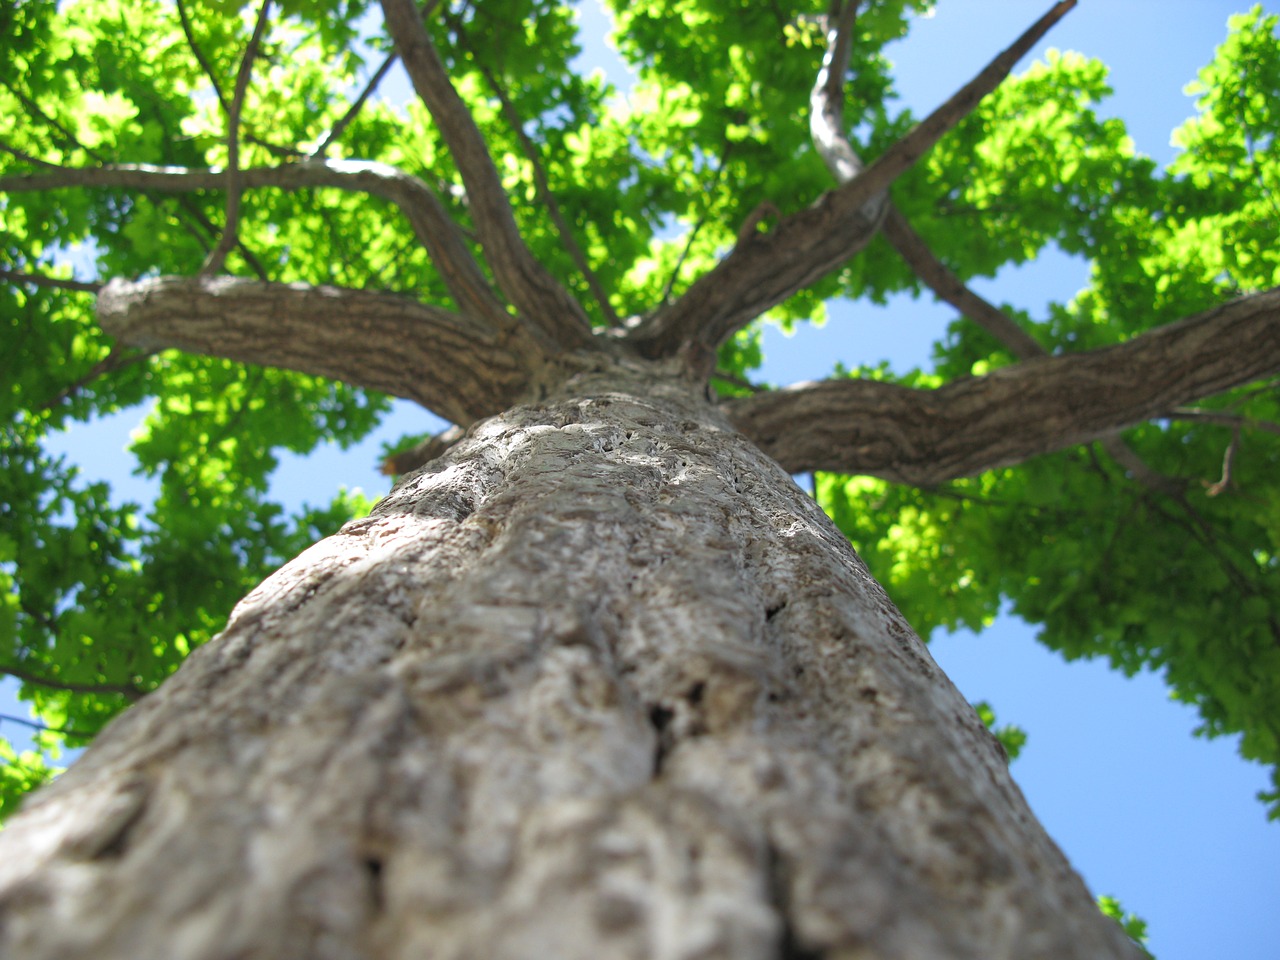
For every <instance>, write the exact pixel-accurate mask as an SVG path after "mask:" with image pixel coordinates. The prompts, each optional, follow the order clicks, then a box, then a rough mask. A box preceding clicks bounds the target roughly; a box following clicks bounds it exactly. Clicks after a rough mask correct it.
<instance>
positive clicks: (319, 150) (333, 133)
mask: <svg viewBox="0 0 1280 960" xmlns="http://www.w3.org/2000/svg"><path fill="white" fill-rule="evenodd" d="M399 59H400V55H399V54H398V53H395V52H394V51H393V52H391V53H389V54H387V58H386V59H385V60H383V61H382V66H380V67H379V68H378V69H377V70H376V71H375V72H374V74H373V76H372V77H370V78H369V82H368V83H367V84H365V87H364V90H362V91H361V92H360V96H358V97H356V99H355V102H354V103H352V104H351V106H350V107H349V108H348V109H347V112H346V113H344V114H343V115H342V119H341V120H339V121H338V122H337V123H335V124H334V125H333V129H332V130H330V131H329V134H328V136H326V137H325V138H324V140H322V141H321V142H320V146H318V147H316V148H315V150H313V151H311V157H312V158H313V159H317V158H321V157H323V156H324V152H325V151H326V150H328V149H329V147H330V146H331V145H333V144H334V143H336V142H337V140H338V138H339V137H341V136H342V135H343V133H345V132H346V130H347V127H348V126H350V125H351V121H352V120H354V119H355V118H356V117H357V116H358V115H359V113H360V111H361V110H362V109H364V105H365V103H366V101H368V99H369V98H370V97H371V96H373V92H374V91H375V90H377V89H378V85H379V84H380V83H382V80H383V78H384V77H386V75H387V74H388V73H389V72H390V71H391V68H392V67H393V66H395V62H396V61H397V60H399Z"/></svg>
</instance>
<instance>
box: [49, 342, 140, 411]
mask: <svg viewBox="0 0 1280 960" xmlns="http://www.w3.org/2000/svg"><path fill="white" fill-rule="evenodd" d="M149 356H151V353H150V352H143V353H134V354H129V355H126V354H125V352H124V351H123V350H121V349H120V345H119V344H117V345H116V346H114V347H112V348H111V352H110V353H108V354H107V355H106V356H105V357H103V358H102V359H101V360H99V361H98V362H97V363H95V364H94V365H93V366H92V367H90V368H89V372H88V373H86V374H85V375H84V376H82V377H80V378H79V379H77V380H74V381H72V382H71V383H69V384H67V385H66V386H65V387H63V388H62V389H61V390H59V391H58V392H57V393H55V394H54V395H53V396H52V397H50V398H49V399H48V400H46V401H45V402H44V403H42V404H40V405H39V406H37V407H36V408H35V409H36V410H52V409H53V408H54V407H56V406H57V405H58V404H60V403H62V401H64V400H66V399H67V398H68V397H72V396H75V395H76V394H77V393H79V392H80V391H81V390H83V389H84V388H85V387H87V386H88V385H89V384H91V383H92V382H93V381H94V380H97V379H98V378H99V377H101V376H103V375H105V374H108V373H114V372H115V371H116V370H120V369H122V368H124V367H129V366H132V365H133V364H135V363H139V362H141V361H143V360H145V359H147V358H148V357H149Z"/></svg>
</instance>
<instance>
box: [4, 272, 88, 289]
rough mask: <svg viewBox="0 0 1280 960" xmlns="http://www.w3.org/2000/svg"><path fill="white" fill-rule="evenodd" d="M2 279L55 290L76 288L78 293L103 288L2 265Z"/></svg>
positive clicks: (80, 281)
mask: <svg viewBox="0 0 1280 960" xmlns="http://www.w3.org/2000/svg"><path fill="white" fill-rule="evenodd" d="M0 280H7V281H8V282H9V283H15V284H16V283H26V284H30V285H31V286H33V287H50V288H53V289H55V290H74V291H76V292H77V293H97V292H98V291H99V290H101V289H102V284H100V283H86V282H85V281H83V280H67V279H64V278H62V277H47V276H45V275H44V274H42V273H23V272H22V271H21V270H8V269H6V268H5V267H0Z"/></svg>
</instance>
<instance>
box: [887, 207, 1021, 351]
mask: <svg viewBox="0 0 1280 960" xmlns="http://www.w3.org/2000/svg"><path fill="white" fill-rule="evenodd" d="M884 236H885V239H886V240H888V241H889V243H890V244H892V245H893V248H894V249H895V250H897V251H898V253H899V254H900V255H901V257H902V259H903V260H905V261H906V263H907V266H909V267H910V268H911V269H912V271H914V273H915V275H916V276H918V277H919V278H920V279H921V280H923V281H924V282H925V285H926V286H928V287H929V289H930V290H932V291H933V292H934V293H935V294H937V296H938V299H940V300H942V301H943V302H944V303H949V304H951V306H953V307H955V308H956V309H957V310H959V311H960V313H961V314H962V315H963V316H966V317H968V318H969V319H970V320H972V321H973V322H974V323H976V324H977V325H978V326H980V327H981V328H982V329H983V330H985V331H987V333H989V334H991V335H992V336H993V337H995V338H996V339H997V340H999V341H1000V342H1001V343H1002V344H1004V345H1005V346H1006V347H1008V348H1009V350H1010V352H1012V353H1013V355H1014V356H1015V357H1017V358H1018V359H1019V360H1030V359H1032V358H1033V357H1041V356H1044V355H1045V352H1046V351H1045V349H1044V347H1042V346H1040V344H1039V342H1037V341H1036V339H1035V338H1034V337H1032V336H1031V334H1029V333H1027V332H1026V331H1025V330H1023V329H1022V328H1021V327H1020V326H1018V325H1017V324H1016V323H1015V322H1014V321H1013V320H1012V318H1010V317H1009V316H1008V315H1007V314H1006V313H1005V312H1004V311H1003V310H1001V309H1000V308H999V307H997V306H995V305H994V304H993V303H991V302H990V301H989V300H986V299H985V298H983V297H981V296H979V295H978V294H977V293H974V291H972V290H970V289H969V288H968V287H967V286H965V284H964V282H963V281H962V280H961V279H960V278H959V277H957V276H956V275H955V274H954V273H952V272H951V271H950V270H949V269H947V266H946V264H944V263H943V262H942V261H941V260H939V259H938V257H937V256H936V255H935V254H934V252H933V251H932V250H930V249H929V245H928V244H926V243H925V242H924V238H923V237H921V236H920V234H918V233H916V232H915V230H914V229H913V228H912V226H911V223H910V222H909V221H908V220H907V218H906V217H904V216H903V215H902V213H901V211H899V210H898V208H897V207H893V206H891V207H890V209H889V212H888V214H887V215H886V216H885V218H884Z"/></svg>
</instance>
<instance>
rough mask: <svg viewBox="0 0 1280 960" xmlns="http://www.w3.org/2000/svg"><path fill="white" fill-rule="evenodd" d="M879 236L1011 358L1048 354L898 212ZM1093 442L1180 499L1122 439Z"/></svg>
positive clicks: (1136, 475) (1176, 484)
mask: <svg viewBox="0 0 1280 960" xmlns="http://www.w3.org/2000/svg"><path fill="white" fill-rule="evenodd" d="M884 235H885V239H887V240H888V241H889V243H891V244H892V245H893V247H894V249H895V250H897V251H898V253H899V254H900V255H901V256H902V259H903V260H905V261H906V263H907V266H909V267H911V269H912V270H913V271H914V272H915V274H916V276H918V277H919V278H920V279H921V280H923V281H924V282H925V284H926V285H928V287H929V289H931V290H932V291H933V292H934V293H935V294H936V295H937V296H938V299H940V300H942V301H943V302H945V303H949V304H951V306H953V307H955V308H956V309H957V310H959V311H960V313H961V314H962V315H963V316H966V317H968V318H969V319H970V320H972V321H974V322H975V323H976V324H978V326H980V327H982V329H983V330H985V331H987V333H989V334H991V336H993V337H995V338H996V340H998V341H999V342H1000V343H1002V344H1004V345H1005V346H1006V347H1008V348H1009V350H1010V352H1012V353H1013V355H1014V356H1015V357H1017V358H1018V359H1020V360H1031V359H1034V358H1036V357H1044V356H1047V355H1048V351H1047V350H1045V349H1044V347H1042V346H1040V344H1039V342H1038V341H1037V340H1036V339H1035V338H1034V337H1032V336H1031V334H1029V333H1027V332H1026V331H1025V330H1023V329H1022V328H1021V327H1020V326H1018V324H1017V323H1015V322H1014V320H1013V318H1012V317H1010V316H1009V315H1008V314H1006V313H1005V312H1004V311H1003V310H1001V309H1000V308H999V307H997V306H996V305H995V304H993V303H991V301H989V300H987V299H986V298H985V297H982V296H980V295H979V294H977V293H975V292H974V291H973V290H971V289H970V288H969V287H968V286H966V285H965V284H964V282H963V281H962V280H961V279H960V278H959V277H957V276H956V275H955V274H954V273H952V272H951V271H950V270H949V269H948V268H947V266H946V264H944V263H943V262H942V261H941V260H939V259H938V257H937V255H936V254H935V253H934V252H933V251H932V250H930V249H929V245H928V244H927V243H925V242H924V238H923V237H921V236H920V235H919V234H918V233H916V232H915V230H914V229H913V228H912V226H911V223H910V222H909V221H908V220H907V218H906V217H904V216H903V215H902V213H901V211H899V210H898V209H897V207H894V206H892V205H890V207H889V212H888V214H887V216H886V217H885V221H884ZM1099 442H1100V443H1101V444H1102V448H1103V449H1104V450H1105V451H1106V452H1107V453H1108V454H1109V455H1110V457H1111V458H1112V459H1113V460H1115V461H1116V463H1118V464H1119V465H1120V466H1121V467H1122V468H1123V469H1124V470H1125V471H1126V472H1127V473H1128V474H1129V475H1130V476H1131V477H1133V479H1134V480H1136V481H1138V482H1139V483H1141V484H1142V485H1143V486H1145V487H1148V488H1150V489H1152V490H1155V491H1157V492H1159V493H1163V494H1165V495H1167V496H1174V497H1177V496H1180V495H1181V493H1182V489H1183V487H1184V486H1185V483H1184V482H1183V481H1181V480H1179V479H1176V478H1174V477H1169V476H1166V475H1165V474H1163V473H1160V472H1159V471H1158V470H1154V469H1152V468H1151V467H1150V466H1149V465H1148V464H1147V463H1146V461H1144V460H1143V459H1142V458H1141V457H1140V456H1138V455H1137V454H1136V453H1134V452H1133V450H1132V449H1131V448H1130V447H1129V445H1128V444H1127V443H1125V441H1124V440H1123V438H1121V437H1119V436H1114V435H1112V436H1106V437H1102V438H1100V440H1099Z"/></svg>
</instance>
